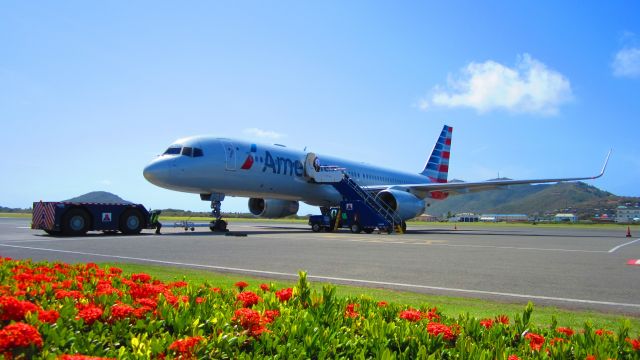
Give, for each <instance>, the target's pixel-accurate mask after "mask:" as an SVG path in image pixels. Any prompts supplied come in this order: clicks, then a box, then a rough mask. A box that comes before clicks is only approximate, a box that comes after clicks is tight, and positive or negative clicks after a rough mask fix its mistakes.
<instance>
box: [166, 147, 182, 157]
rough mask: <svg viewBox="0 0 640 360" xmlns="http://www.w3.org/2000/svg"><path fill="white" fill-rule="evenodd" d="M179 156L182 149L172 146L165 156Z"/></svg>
mask: <svg viewBox="0 0 640 360" xmlns="http://www.w3.org/2000/svg"><path fill="white" fill-rule="evenodd" d="M177 154H180V147H175V146H172V147H170V148H168V149H167V151H165V152H164V154H163V155H177Z"/></svg>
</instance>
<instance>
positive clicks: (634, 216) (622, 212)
mask: <svg viewBox="0 0 640 360" xmlns="http://www.w3.org/2000/svg"><path fill="white" fill-rule="evenodd" d="M639 221H640V207H638V206H618V209H616V222H617V223H630V222H639Z"/></svg>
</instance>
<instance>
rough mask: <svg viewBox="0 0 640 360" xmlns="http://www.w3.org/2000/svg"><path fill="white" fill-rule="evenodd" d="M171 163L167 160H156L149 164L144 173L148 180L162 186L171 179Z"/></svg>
mask: <svg viewBox="0 0 640 360" xmlns="http://www.w3.org/2000/svg"><path fill="white" fill-rule="evenodd" d="M169 171H170V164H168V163H167V162H166V161H154V162H152V163H151V164H149V165H147V166H146V167H145V168H144V170H143V171H142V175H143V176H144V178H145V179H147V181H148V182H150V183H152V184H154V185H158V186H162V185H164V184H166V183H167V181H168V180H169V175H170V174H169Z"/></svg>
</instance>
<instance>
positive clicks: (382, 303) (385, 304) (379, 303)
mask: <svg viewBox="0 0 640 360" xmlns="http://www.w3.org/2000/svg"><path fill="white" fill-rule="evenodd" d="M387 305H389V304H387V302H386V301H379V302H378V307H387Z"/></svg>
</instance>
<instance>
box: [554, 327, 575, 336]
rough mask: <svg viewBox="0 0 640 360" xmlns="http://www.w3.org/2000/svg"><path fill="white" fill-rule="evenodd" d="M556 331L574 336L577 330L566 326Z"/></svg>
mask: <svg viewBox="0 0 640 360" xmlns="http://www.w3.org/2000/svg"><path fill="white" fill-rule="evenodd" d="M556 331H557V332H559V333H561V334H565V335H567V337H572V336H573V334H575V331H573V330H572V329H571V328H566V327H559V328H557V329H556Z"/></svg>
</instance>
